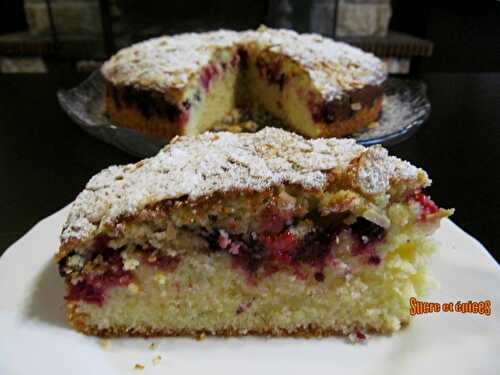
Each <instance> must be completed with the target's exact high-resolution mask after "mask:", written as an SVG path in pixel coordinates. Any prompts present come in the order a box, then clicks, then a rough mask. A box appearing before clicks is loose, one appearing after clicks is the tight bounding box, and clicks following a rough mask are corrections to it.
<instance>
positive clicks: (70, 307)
mask: <svg viewBox="0 0 500 375" xmlns="http://www.w3.org/2000/svg"><path fill="white" fill-rule="evenodd" d="M75 309H76V305H74V304H73V303H67V304H66V313H67V318H68V321H69V323H70V324H71V326H72V327H73V328H74V329H76V330H77V331H79V332H81V333H84V334H86V335H89V336H98V337H143V338H148V337H192V338H195V339H203V338H204V337H205V336H217V337H241V336H265V337H302V338H319V337H329V336H348V334H346V333H343V332H342V331H340V330H336V329H324V328H319V327H317V326H314V325H310V326H308V327H297V328H296V329H295V330H293V331H289V330H284V329H281V328H276V327H274V328H273V327H268V328H266V329H263V330H248V331H240V330H236V329H233V328H225V329H218V330H215V331H211V330H206V329H201V330H171V329H154V328H152V327H143V328H142V329H135V330H130V329H129V328H127V327H124V326H119V327H113V328H108V329H100V328H98V327H97V326H95V325H89V324H87V322H86V316H85V315H84V314H78V313H77V312H76V311H75ZM409 323H410V322H409V321H402V322H401V326H402V328H404V327H406V326H407V325H408V324H409ZM363 331H365V332H366V333H376V334H387V333H391V332H385V331H382V330H377V329H375V328H368V329H364V330H363Z"/></svg>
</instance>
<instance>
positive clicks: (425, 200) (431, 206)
mask: <svg viewBox="0 0 500 375" xmlns="http://www.w3.org/2000/svg"><path fill="white" fill-rule="evenodd" d="M411 199H412V200H414V201H415V202H417V203H418V204H419V205H420V219H425V218H426V217H427V216H428V215H432V214H434V213H436V212H438V211H439V207H438V206H437V205H436V203H434V201H433V200H432V199H431V198H430V197H429V196H428V195H426V194H424V193H422V191H421V190H417V191H415V193H414V195H413V196H412V197H411Z"/></svg>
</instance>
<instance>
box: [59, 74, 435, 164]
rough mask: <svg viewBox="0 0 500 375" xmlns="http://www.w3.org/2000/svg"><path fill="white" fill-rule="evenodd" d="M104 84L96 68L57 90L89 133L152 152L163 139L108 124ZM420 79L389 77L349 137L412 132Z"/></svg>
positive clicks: (134, 151) (375, 138) (422, 93)
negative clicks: (378, 105) (373, 114)
mask: <svg viewBox="0 0 500 375" xmlns="http://www.w3.org/2000/svg"><path fill="white" fill-rule="evenodd" d="M104 95H105V85H104V77H103V76H102V74H101V73H100V71H95V72H94V73H92V74H91V75H90V76H89V77H88V78H87V79H86V80H85V81H83V82H82V83H81V84H80V85H78V86H77V87H74V88H72V89H70V90H60V91H58V93H57V97H58V100H59V103H60V105H61V107H62V108H63V110H64V111H65V112H66V113H67V114H68V115H69V117H70V118H71V119H72V120H73V121H74V122H75V123H76V124H78V125H79V126H80V127H81V128H82V129H83V130H85V131H86V132H88V133H90V134H91V135H92V136H94V137H96V138H98V139H100V140H102V141H104V142H107V143H109V144H112V145H113V146H115V147H117V148H119V149H121V150H123V151H125V152H126V153H128V154H131V155H134V156H138V157H141V158H143V157H149V156H152V155H155V154H156V153H157V152H158V151H159V150H160V148H162V147H163V146H164V145H165V144H166V143H167V141H165V140H163V139H159V138H155V137H152V136H148V135H145V134H142V133H139V132H137V131H135V130H132V129H127V128H122V127H118V126H115V125H113V124H112V122H111V121H110V119H109V118H108V117H106V115H105V113H104ZM430 109H431V106H430V103H429V100H428V99H427V96H426V87H425V84H424V83H423V82H419V81H412V80H406V79H398V78H392V77H390V78H389V79H388V80H387V81H386V84H385V89H384V102H383V104H382V111H381V115H380V118H379V120H378V121H377V122H374V123H372V124H370V125H369V126H368V127H367V128H365V129H363V130H362V131H359V132H357V133H355V134H353V135H352V136H351V137H352V138H354V139H356V141H357V142H359V143H360V144H363V145H366V146H367V145H373V144H382V145H393V144H396V143H400V142H402V141H404V140H405V139H407V138H408V137H410V136H411V135H413V134H414V133H415V131H416V130H417V129H418V128H419V127H420V125H422V124H423V123H424V122H425V121H426V120H427V118H428V117H429V114H430Z"/></svg>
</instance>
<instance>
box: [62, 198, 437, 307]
mask: <svg viewBox="0 0 500 375" xmlns="http://www.w3.org/2000/svg"><path fill="white" fill-rule="evenodd" d="M293 200H295V198H293V197H291V196H290V195H288V194H284V195H283V194H280V196H279V197H278V199H274V200H273V201H271V202H262V203H259V205H260V206H262V208H261V209H260V211H259V214H258V215H257V216H256V217H255V218H253V219H250V221H249V222H247V223H245V224H242V222H245V220H244V219H242V218H238V217H237V216H235V215H234V214H231V213H230V214H228V213H227V212H231V210H230V209H229V211H228V209H227V207H223V208H222V209H220V208H219V209H214V210H213V211H208V214H207V216H206V217H203V219H202V220H199V221H198V222H196V221H194V220H193V218H192V217H186V216H185V215H188V216H189V215H195V214H196V213H199V211H198V210H196V209H191V210H185V211H183V212H181V213H180V214H179V215H178V222H179V223H178V224H177V225H176V226H173V225H172V223H171V222H169V223H167V224H165V223H164V222H163V223H162V224H157V225H152V224H151V223H147V222H146V223H141V225H142V226H140V228H142V229H141V231H142V232H141V231H139V230H137V231H138V232H140V233H142V234H141V235H140V236H135V237H131V238H125V236H124V235H123V234H122V236H121V237H120V236H119V235H117V233H109V234H100V235H98V236H97V237H96V238H95V239H94V240H93V241H92V243H91V244H90V245H89V247H88V248H87V249H84V251H81V252H78V251H73V252H72V253H70V254H68V255H67V256H66V257H65V258H63V259H62V260H61V261H60V272H61V274H62V275H63V276H64V277H65V278H66V284H67V288H68V289H67V290H68V291H67V295H66V299H67V300H69V301H84V302H87V303H90V304H95V305H98V306H102V305H103V304H104V303H105V302H106V295H107V293H108V291H109V290H110V289H112V288H116V287H127V286H129V285H130V284H132V283H134V281H136V275H135V271H134V270H135V269H136V268H137V267H138V266H139V265H140V266H146V267H151V268H153V269H155V270H156V271H158V272H160V273H161V272H175V270H176V268H177V266H178V264H179V263H180V262H182V261H183V258H184V257H189V252H190V251H191V252H192V251H196V252H201V253H203V254H206V256H207V257H211V256H213V255H214V254H224V256H227V257H229V258H230V264H231V268H232V269H233V271H234V272H236V273H239V274H240V275H241V277H244V278H245V279H246V282H247V284H248V286H249V287H254V286H257V285H258V283H259V281H260V280H262V279H263V278H266V277H270V276H271V275H273V274H274V273H277V272H289V273H290V274H291V275H293V276H295V277H296V278H297V279H298V280H305V279H307V278H314V280H316V282H318V283H322V282H323V281H324V279H325V273H324V272H325V269H326V268H328V267H333V268H336V269H341V270H342V272H343V274H344V275H345V276H349V274H350V273H351V272H352V270H351V267H350V265H349V264H347V263H346V262H345V259H346V257H348V258H350V259H351V260H352V259H353V260H354V261H355V264H358V265H360V266H363V267H379V266H380V265H381V264H382V263H383V261H384V258H383V254H380V253H379V252H378V248H379V245H383V244H384V242H385V240H386V236H387V234H388V231H389V230H390V225H388V224H387V223H385V220H383V219H381V218H380V217H383V215H382V214H379V215H374V214H373V213H372V214H370V215H369V214H361V215H359V214H354V213H353V212H352V211H351V210H345V205H342V204H341V205H339V204H338V202H337V203H334V204H328V205H327V207H326V208H325V205H324V204H321V203H320V204H318V202H316V204H311V203H310V202H309V201H307V200H304V201H303V202H302V203H303V204H298V203H297V202H293ZM347 201H349V202H350V201H352V199H348V200H347ZM347 201H345V200H344V202H347ZM292 203H293V204H292ZM306 203H307V204H306ZM400 205H401V204H400ZM403 205H404V207H407V209H408V210H410V211H411V212H413V220H415V223H413V224H416V225H418V224H419V223H422V224H425V223H426V222H427V221H428V220H431V219H432V218H433V216H434V215H436V214H438V213H439V211H440V209H439V208H438V207H437V206H436V205H435V203H434V202H433V201H432V200H431V199H430V198H429V197H428V196H427V195H425V194H424V193H422V192H420V191H415V192H413V193H412V194H411V195H410V197H409V198H406V201H405V202H404V203H403ZM221 210H222V211H224V213H221V212H222V211H221ZM354 211H356V209H354ZM369 211H370V210H369ZM371 211H373V210H371ZM238 219H240V220H241V222H239V221H238ZM144 228H148V230H147V231H145V230H144ZM145 233H148V234H145ZM158 238H161V239H162V241H163V242H161V241H157V240H153V239H158ZM175 241H178V242H175ZM179 241H181V242H179ZM182 241H183V242H182ZM176 243H177V244H178V243H183V244H184V245H183V246H184V247H185V249H181V250H180V251H172V250H171V248H172V247H174V244H176ZM188 247H191V248H190V249H188Z"/></svg>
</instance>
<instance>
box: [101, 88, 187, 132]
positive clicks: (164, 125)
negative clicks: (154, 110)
mask: <svg viewBox="0 0 500 375" xmlns="http://www.w3.org/2000/svg"><path fill="white" fill-rule="evenodd" d="M105 112H106V114H107V115H108V116H109V118H110V119H111V122H112V123H113V124H115V125H118V126H121V127H124V128H129V129H134V130H137V131H139V132H141V133H144V134H149V135H153V136H156V137H160V138H164V139H167V140H170V139H172V138H173V137H175V136H176V135H184V134H185V127H184V126H183V123H182V121H181V120H177V121H174V122H172V121H169V120H168V119H166V118H161V117H158V116H156V115H152V116H150V117H149V118H146V117H145V116H144V115H143V114H142V113H141V111H139V110H138V109H137V108H134V107H131V106H126V105H124V104H120V105H118V104H117V103H116V101H115V100H114V98H113V96H112V95H111V92H110V90H109V87H107V89H106V98H105Z"/></svg>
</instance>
